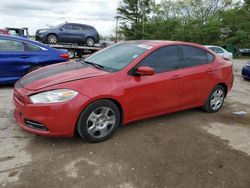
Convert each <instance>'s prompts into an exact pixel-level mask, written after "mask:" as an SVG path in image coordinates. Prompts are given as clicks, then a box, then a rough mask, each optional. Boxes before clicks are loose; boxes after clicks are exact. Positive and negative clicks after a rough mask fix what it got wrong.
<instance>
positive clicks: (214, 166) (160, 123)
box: [0, 60, 250, 188]
mask: <svg viewBox="0 0 250 188" xmlns="http://www.w3.org/2000/svg"><path fill="white" fill-rule="evenodd" d="M245 62H246V60H244V61H243V60H242V61H239V60H238V61H234V71H235V86H234V88H233V91H232V92H231V93H230V95H229V96H228V98H227V100H226V101H225V106H224V107H223V108H222V110H221V111H220V112H219V113H216V114H208V113H204V112H203V111H201V110H200V109H192V110H187V111H182V112H179V113H175V114H171V115H165V116H161V117H157V118H153V119H149V120H144V121H140V122H136V123H132V124H129V125H128V126H125V127H122V128H120V129H119V130H118V132H117V133H116V134H115V135H114V136H113V137H112V138H111V139H110V140H108V141H106V142H104V143H99V144H88V143H85V142H83V141H82V140H81V139H80V138H78V137H74V138H44V137H39V136H35V135H32V134H28V133H26V132H24V131H22V130H21V129H20V128H19V127H18V126H17V125H16V124H15V122H14V120H13V117H12V112H13V105H12V100H11V95H12V87H11V86H9V87H1V88H0V187H11V188H13V187H25V188H29V187H36V188H39V187H60V188H64V187H65V188H68V187H81V188H83V187H87V188H92V187H93V188H94V187H98V188H100V187H111V188H112V187H114V188H135V187H150V188H151V187H160V188H161V187H183V188H189V187H190V188H196V187H197V188H198V187H202V188H206V187H209V188H211V187H213V188H221V187H226V188H230V187H232V188H236V187H245V188H249V187H250V82H247V81H244V80H243V79H242V78H241V76H240V73H241V67H242V66H243V64H244V63H245ZM241 110H243V111H246V112H248V114H247V115H246V116H244V117H236V116H234V115H233V112H235V111H241Z"/></svg>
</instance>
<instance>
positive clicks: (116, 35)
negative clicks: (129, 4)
mask: <svg viewBox="0 0 250 188" xmlns="http://www.w3.org/2000/svg"><path fill="white" fill-rule="evenodd" d="M115 18H116V28H115V38H116V39H115V41H116V42H118V25H119V18H120V17H119V16H116V17H115Z"/></svg>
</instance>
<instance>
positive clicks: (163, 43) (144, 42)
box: [125, 40, 207, 49]
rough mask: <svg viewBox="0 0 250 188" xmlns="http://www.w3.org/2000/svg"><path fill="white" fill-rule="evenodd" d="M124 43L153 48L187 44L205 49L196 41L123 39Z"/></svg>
mask: <svg viewBox="0 0 250 188" xmlns="http://www.w3.org/2000/svg"><path fill="white" fill-rule="evenodd" d="M125 43H135V44H142V45H147V46H151V47H154V48H159V47H163V46H168V45H188V46H194V47H198V48H202V49H207V48H206V47H204V46H203V45H200V44H197V43H192V42H182V41H167V40H134V41H133V40H132V41H125Z"/></svg>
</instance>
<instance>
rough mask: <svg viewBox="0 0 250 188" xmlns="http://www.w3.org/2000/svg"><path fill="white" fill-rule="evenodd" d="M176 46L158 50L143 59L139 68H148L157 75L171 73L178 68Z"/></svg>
mask: <svg viewBox="0 0 250 188" xmlns="http://www.w3.org/2000/svg"><path fill="white" fill-rule="evenodd" d="M178 65H179V57H178V46H168V47H163V48H160V49H158V50H156V51H154V52H152V53H151V54H149V56H147V57H146V58H145V59H143V60H142V61H141V62H140V64H139V66H149V67H152V68H154V69H155V71H156V72H157V73H161V72H165V71H171V70H175V69H177V68H178Z"/></svg>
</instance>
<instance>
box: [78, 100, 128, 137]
mask: <svg viewBox="0 0 250 188" xmlns="http://www.w3.org/2000/svg"><path fill="white" fill-rule="evenodd" d="M101 100H109V101H111V102H113V103H114V104H115V105H116V106H117V107H118V109H119V112H120V116H121V117H120V125H121V124H122V123H123V120H124V109H123V107H122V105H121V103H120V102H119V101H118V100H117V99H114V98H111V97H103V98H97V99H94V100H91V101H89V102H88V103H87V105H86V106H85V107H84V108H82V109H81V111H80V113H79V115H78V118H77V120H76V123H75V130H74V132H75V133H76V131H77V128H76V127H77V122H78V120H79V118H80V116H81V114H82V112H83V111H84V109H85V108H87V107H88V106H89V105H91V104H93V103H95V102H97V101H101Z"/></svg>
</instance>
